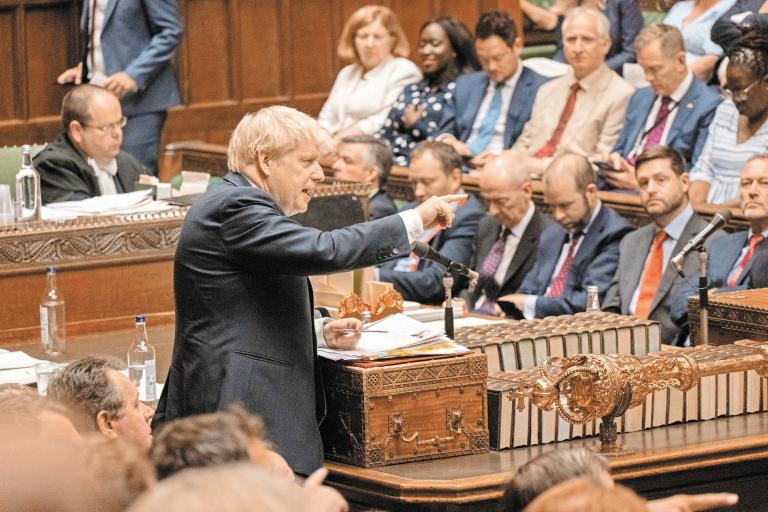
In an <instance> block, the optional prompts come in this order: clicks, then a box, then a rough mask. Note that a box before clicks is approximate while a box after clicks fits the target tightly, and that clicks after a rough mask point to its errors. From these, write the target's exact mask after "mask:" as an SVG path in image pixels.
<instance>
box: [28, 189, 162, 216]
mask: <svg viewBox="0 0 768 512" xmlns="http://www.w3.org/2000/svg"><path fill="white" fill-rule="evenodd" d="M168 208H170V206H169V205H168V203H166V202H164V201H153V200H152V189H145V190H137V191H136V192H128V193H127V194H107V195H104V196H96V197H90V198H88V199H83V200H82V201H64V202H61V203H50V204H47V205H45V206H43V208H42V217H43V220H63V219H72V218H75V217H82V216H84V215H116V214H119V213H138V212H146V211H157V210H165V209H168Z"/></svg>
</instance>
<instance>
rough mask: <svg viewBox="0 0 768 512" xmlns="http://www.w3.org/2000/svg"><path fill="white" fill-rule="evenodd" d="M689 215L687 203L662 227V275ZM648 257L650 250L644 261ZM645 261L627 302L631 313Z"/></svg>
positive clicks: (690, 213)
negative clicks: (630, 298) (663, 232)
mask: <svg viewBox="0 0 768 512" xmlns="http://www.w3.org/2000/svg"><path fill="white" fill-rule="evenodd" d="M691 217H693V208H691V205H690V204H689V205H688V206H686V207H685V210H683V211H682V212H680V214H679V215H678V216H677V217H675V218H674V219H673V220H672V222H670V223H669V224H667V226H666V227H665V228H664V229H663V231H665V232H666V233H667V238H665V239H664V241H663V242H662V243H661V251H662V254H663V258H664V260H663V263H662V266H661V275H662V276H663V275H664V271H665V270H666V269H667V263H669V259H670V258H671V257H672V251H673V250H674V249H675V245H676V244H677V242H678V240H680V237H681V236H683V230H684V229H685V226H686V224H688V221H689V220H691ZM657 233H658V231H657ZM651 248H653V243H651ZM650 257H651V252H650V251H648V256H646V258H645V261H646V263H647V262H648V258H650ZM646 263H644V264H643V273H642V275H640V280H639V281H638V282H637V288H635V293H633V294H632V300H631V301H630V303H629V312H630V313H631V314H633V315H634V314H635V309H637V298H638V297H639V296H640V283H642V282H643V275H645V265H646Z"/></svg>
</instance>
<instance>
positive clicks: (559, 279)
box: [546, 232, 581, 297]
mask: <svg viewBox="0 0 768 512" xmlns="http://www.w3.org/2000/svg"><path fill="white" fill-rule="evenodd" d="M579 238H581V232H579V233H574V234H573V236H571V245H569V246H568V253H567V254H566V255H565V261H563V266H561V267H560V272H558V273H557V275H556V276H555V278H554V279H552V282H551V283H549V291H548V292H547V295H546V296H547V297H562V296H563V291H564V290H565V280H566V279H568V271H570V270H571V263H573V256H574V254H575V253H576V245H577V244H578V243H579Z"/></svg>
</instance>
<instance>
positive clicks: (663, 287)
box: [648, 215, 701, 316]
mask: <svg viewBox="0 0 768 512" xmlns="http://www.w3.org/2000/svg"><path fill="white" fill-rule="evenodd" d="M699 224H700V222H699V218H698V217H697V216H696V215H693V216H692V217H691V218H690V219H688V223H687V224H686V225H685V228H684V229H683V232H682V233H681V234H680V238H678V239H677V243H676V244H675V247H674V248H673V249H672V255H675V254H677V253H679V252H680V251H682V250H683V247H685V245H686V244H687V243H688V241H689V240H690V239H691V238H693V237H694V236H696V233H697V232H698V231H699V229H700V228H701V226H700V225H699ZM676 277H677V271H676V270H675V269H674V268H673V267H672V265H671V264H669V263H667V267H666V268H665V269H664V273H663V274H662V276H661V282H660V283H659V288H658V289H657V290H656V295H654V296H653V301H652V302H651V309H650V310H649V312H648V314H649V316H650V315H651V314H653V310H654V309H656V306H658V305H659V304H660V303H661V301H662V300H663V299H664V297H665V296H666V295H667V293H669V290H670V289H671V288H672V283H674V282H675V278H676Z"/></svg>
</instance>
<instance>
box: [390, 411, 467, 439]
mask: <svg viewBox="0 0 768 512" xmlns="http://www.w3.org/2000/svg"><path fill="white" fill-rule="evenodd" d="M463 420H464V413H463V412H462V411H461V409H453V410H450V411H448V410H446V422H447V427H448V430H449V431H450V434H451V435H448V436H445V437H440V436H438V435H434V436H432V438H431V439H424V440H422V439H420V434H419V432H414V433H413V434H411V435H410V436H406V435H405V429H406V420H405V416H404V415H403V414H402V413H395V414H394V415H392V416H390V429H391V432H392V434H394V435H395V436H396V437H398V438H399V439H400V440H401V441H403V442H404V443H412V442H414V441H415V442H416V446H419V447H420V446H430V445H431V446H438V447H439V446H440V443H450V442H451V441H453V440H455V439H456V436H457V435H459V434H461V433H462V432H463V425H462V422H463Z"/></svg>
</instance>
